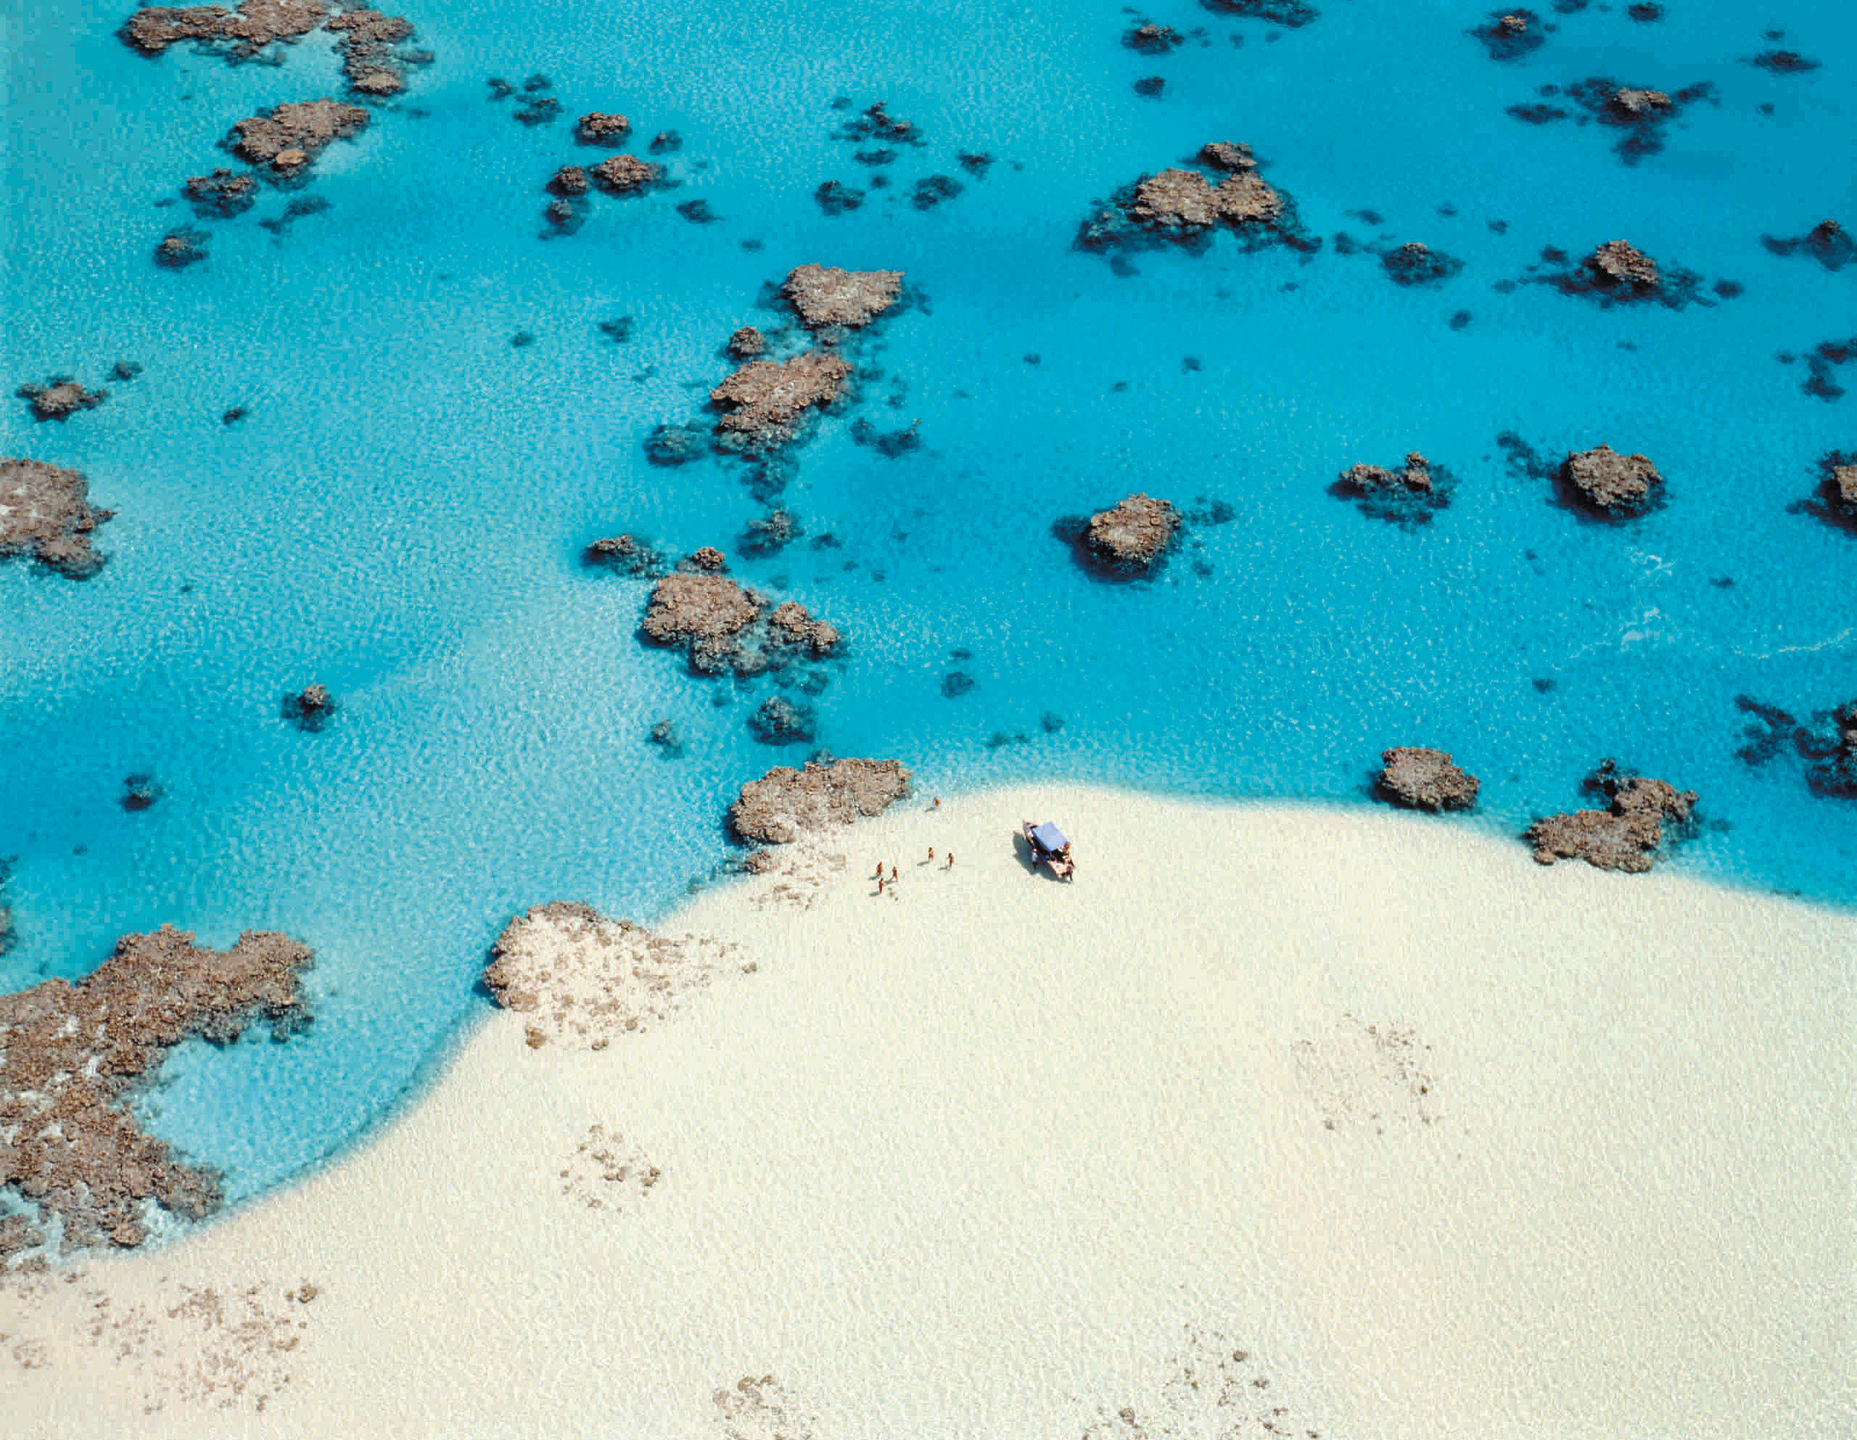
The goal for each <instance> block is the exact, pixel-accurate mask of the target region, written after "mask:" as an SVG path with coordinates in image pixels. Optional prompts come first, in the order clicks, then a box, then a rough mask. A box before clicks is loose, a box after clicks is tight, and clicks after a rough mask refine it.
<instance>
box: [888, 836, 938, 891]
mask: <svg viewBox="0 0 1857 1440" xmlns="http://www.w3.org/2000/svg"><path fill="white" fill-rule="evenodd" d="M921 863H922V864H924V865H933V864H934V863H935V847H934V846H933V845H931V846H929V853H928V859H926V860H924V861H922V862H921ZM941 868H942V869H943V870H952V869H953V868H954V852H953V851H952V850H950V851H949V852H948V858H947V861H946V863H944V864H943V865H942V867H941ZM900 878H901V877H900V876H899V875H898V874H897V869H896V867H895V866H894V865H892V866H890V867H889V869H888V873H886V872H885V869H884V863H883V861H881V860H879V861H878V862H877V893H878V894H879V895H881V894H883V893H884V890H885V888H886V887H888V886H891V885H894V884H895V883H896V882H897V880H898V879H900Z"/></svg>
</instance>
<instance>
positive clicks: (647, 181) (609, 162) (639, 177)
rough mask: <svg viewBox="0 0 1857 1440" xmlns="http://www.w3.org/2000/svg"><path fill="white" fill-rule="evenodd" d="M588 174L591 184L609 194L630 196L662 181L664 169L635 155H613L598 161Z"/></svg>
mask: <svg viewBox="0 0 1857 1440" xmlns="http://www.w3.org/2000/svg"><path fill="white" fill-rule="evenodd" d="M589 173H590V174H591V175H592V177H593V183H594V184H596V185H598V186H599V187H600V189H602V190H605V191H607V192H608V193H609V194H613V195H630V194H632V193H634V192H636V191H639V190H643V189H645V188H646V187H647V186H650V185H655V184H656V183H657V182H658V181H659V180H661V179H663V177H664V167H663V166H662V165H653V164H652V163H651V162H650V161H649V160H640V159H639V158H638V157H637V156H636V155H614V156H611V157H609V158H607V159H605V160H602V161H600V163H599V164H598V165H595V166H594V167H593V168H592V170H591V171H590V172H589Z"/></svg>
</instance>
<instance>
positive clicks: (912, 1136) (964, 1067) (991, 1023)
mask: <svg viewBox="0 0 1857 1440" xmlns="http://www.w3.org/2000/svg"><path fill="white" fill-rule="evenodd" d="M925 806H926V800H922V799H918V800H917V801H913V802H905V804H904V805H902V806H900V807H899V812H900V813H893V814H891V815H890V816H887V817H885V818H883V819H881V820H878V821H873V822H866V823H864V824H861V825H859V826H857V827H856V828H854V829H851V830H848V831H844V832H842V833H841V834H840V835H838V836H834V837H832V839H831V840H830V841H828V843H826V844H825V845H824V846H822V847H819V848H818V849H816V850H813V851H811V852H809V853H808V854H805V855H802V856H796V857H790V858H791V859H792V860H793V863H792V864H791V865H790V866H789V867H787V868H790V869H791V870H793V871H794V873H791V874H783V873H774V874H770V875H766V876H760V877H755V878H753V879H747V880H743V881H740V882H735V883H731V884H729V885H727V886H723V887H719V888H717V889H716V890H714V891H712V892H710V893H707V894H705V895H703V896H701V897H700V898H698V899H697V900H696V901H695V902H694V903H693V904H692V905H690V906H689V907H688V908H687V909H686V910H685V911H684V912H682V913H681V914H680V915H678V916H677V917H675V918H674V919H673V920H672V921H671V922H670V923H668V924H667V925H665V926H662V927H659V928H660V929H661V930H664V931H667V932H679V931H692V932H698V933H702V934H706V935H710V936H714V937H716V938H717V939H719V940H721V941H723V942H727V943H729V944H732V945H733V946H734V947H736V948H734V949H730V950H727V951H726V959H725V961H724V962H723V963H720V964H718V965H716V966H715V967H714V968H713V969H712V970H709V971H707V972H706V973H705V975H704V977H703V982H702V983H700V984H693V985H691V986H690V987H689V988H688V989H686V990H685V991H683V992H682V993H681V994H680V995H679V996H678V1003H677V1005H676V1006H675V1007H674V1008H673V1009H672V1010H670V1011H669V1012H667V1013H666V1014H664V1015H662V1016H661V1017H660V1016H654V1018H653V1019H652V1021H651V1023H650V1024H648V1025H646V1026H644V1027H643V1028H641V1029H640V1030H638V1031H636V1032H628V1033H624V1034H621V1035H618V1036H616V1037H614V1038H611V1039H610V1041H609V1043H607V1044H606V1046H605V1048H603V1049H598V1050H595V1049H592V1048H590V1045H589V1044H588V1043H586V1042H585V1040H584V1039H579V1038H577V1037H576V1034H575V1032H572V1031H566V1032H560V1033H551V1035H550V1036H549V1037H548V1038H547V1039H546V1042H545V1043H543V1044H542V1045H540V1046H539V1048H537V1047H533V1046H531V1045H530V1044H529V1043H527V1042H528V1039H529V1038H530V1037H529V1035H528V1027H526V1026H525V1023H524V1020H523V1018H522V1017H521V1016H519V1015H515V1014H511V1013H501V1012H499V1013H496V1014H493V1015H490V1016H488V1017H487V1018H486V1019H485V1020H484V1022H483V1023H482V1024H481V1025H480V1026H478V1027H477V1028H476V1029H475V1030H474V1031H472V1033H470V1034H469V1035H468V1036H466V1037H464V1038H463V1039H462V1040H461V1041H460V1042H459V1045H458V1047H457V1049H456V1052H455V1053H454V1054H453V1055H452V1056H451V1057H450V1059H449V1061H448V1063H447V1064H446V1065H445V1066H444V1067H443V1070H442V1073H441V1074H440V1075H439V1077H438V1078H437V1079H436V1080H435V1081H434V1082H433V1083H432V1084H431V1086H430V1087H429V1088H428V1089H427V1090H426V1091H425V1092H424V1093H423V1094H421V1095H420V1096H418V1097H417V1098H416V1099H415V1100H414V1101H412V1102H411V1103H410V1104H409V1105H408V1106H407V1108H406V1109H405V1111H404V1113H403V1114H402V1115H401V1116H400V1117H399V1118H398V1119H397V1120H396V1121H395V1122H394V1123H392V1124H391V1125H390V1126H388V1127H386V1128H385V1129H383V1130H382V1131H381V1132H380V1133H378V1134H377V1135H375V1136H374V1137H373V1138H372V1139H371V1140H370V1141H369V1142H368V1143H367V1144H365V1145H364V1146H363V1147H361V1148H360V1149H358V1150H357V1151H355V1152H354V1153H352V1154H350V1155H348V1156H346V1157H345V1158H343V1159H342V1160H340V1161H339V1162H338V1163H336V1164H334V1165H332V1166H331V1167H329V1168H328V1169H327V1170H325V1171H323V1172H322V1173H320V1174H318V1175H316V1176H314V1177H312V1178H311V1179H309V1180H308V1181H306V1182H304V1183H302V1184H300V1185H297V1186H295V1187H293V1188H291V1189H289V1190H287V1191H285V1192H283V1193H281V1194H278V1195H275V1196H273V1197H270V1198H268V1199H266V1200H264V1201H262V1202H260V1203H257V1204H254V1205H251V1206H249V1207H246V1208H244V1209H242V1210H240V1211H239V1212H237V1213H235V1214H232V1215H230V1216H227V1217H226V1218H224V1219H223V1220H220V1221H218V1222H215V1223H213V1224H211V1225H209V1226H206V1227H203V1228H201V1229H199V1230H198V1231H197V1232H196V1233H194V1234H192V1235H191V1236H189V1237H188V1238H186V1239H185V1240H183V1241H181V1242H179V1243H177V1244H173V1245H170V1246H167V1247H165V1248H162V1249H159V1250H154V1251H150V1252H148V1253H142V1254H135V1255H128V1256H110V1257H98V1258H95V1259H93V1260H92V1261H91V1262H90V1263H89V1264H88V1265H86V1266H84V1267H82V1269H81V1271H79V1272H73V1274H72V1275H71V1277H70V1278H66V1277H64V1276H60V1275H54V1276H52V1277H49V1278H44V1279H39V1280H31V1281H26V1282H23V1283H22V1282H18V1281H14V1282H10V1283H8V1284H7V1285H6V1286H5V1287H4V1288H0V1373H4V1374H5V1377H6V1380H5V1387H4V1397H5V1398H4V1407H5V1425H4V1427H3V1428H4V1429H5V1430H6V1432H7V1433H8V1434H9V1435H15V1434H16V1435H22V1436H78V1435H82V1436H85V1437H96V1436H110V1435H135V1436H163V1435H188V1436H218V1435H273V1434H275V1435H320V1434H353V1435H363V1434H366V1435H406V1436H447V1435H469V1436H476V1435H484V1436H502V1435H511V1436H515V1435H538V1434H546V1435H550V1436H580V1435H587V1436H596V1435H597V1436H601V1437H629V1436H638V1437H641V1440H643V1437H652V1440H661V1437H684V1436H689V1437H735V1436H742V1437H747V1436H757V1437H766V1440H772V1437H783V1440H798V1437H800V1436H804V1435H814V1436H817V1437H818V1440H832V1437H860V1440H861V1437H878V1436H882V1437H886V1440H894V1437H897V1436H912V1437H913V1436H950V1437H952V1436H974V1437H992V1436H999V1437H1006V1436H1014V1437H1040V1436H1045V1437H1053V1440H1065V1437H1074V1436H1078V1435H1085V1434H1087V1435H1089V1436H1090V1437H1092V1440H1109V1437H1112V1436H1114V1437H1127V1440H1133V1437H1134V1435H1135V1434H1136V1430H1135V1429H1134V1428H1132V1427H1133V1425H1139V1426H1140V1427H1141V1429H1142V1431H1143V1432H1145V1433H1146V1434H1147V1435H1148V1436H1151V1437H1159V1436H1166V1435H1178V1436H1182V1437H1185V1436H1193V1437H1196V1440H1197V1437H1200V1436H1204V1435H1212V1434H1216V1433H1220V1432H1219V1430H1218V1428H1217V1427H1218V1426H1219V1425H1230V1424H1232V1423H1234V1422H1242V1424H1241V1428H1240V1429H1239V1431H1238V1432H1237V1433H1244V1434H1248V1433H1258V1434H1263V1433H1267V1432H1266V1431H1265V1430H1264V1429H1263V1428H1262V1427H1263V1425H1264V1422H1265V1421H1269V1422H1270V1424H1271V1425H1273V1426H1275V1427H1276V1429H1277V1432H1278V1433H1282V1434H1289V1435H1297V1436H1302V1435H1305V1434H1306V1433H1307V1432H1309V1431H1314V1432H1317V1433H1318V1434H1319V1435H1321V1436H1328V1437H1381V1436H1384V1437H1395V1436H1413V1437H1421V1436H1422V1437H1427V1440H1436V1437H1448V1436H1464V1437H1479V1440H1482V1437H1500V1436H1542V1437H1547V1436H1554V1437H1564V1436H1579V1435H1593V1436H1635V1437H1648V1436H1661V1435H1669V1436H1679V1435H1680V1436H1685V1437H1696V1440H1700V1437H1708V1436H1722V1437H1729V1436H1733V1437H1737V1440H1746V1437H1758V1436H1768V1435H1771V1436H1781V1435H1785V1436H1789V1437H1815V1436H1826V1437H1829V1436H1834V1435H1848V1434H1850V1433H1853V1430H1854V1429H1857V1385H1854V1382H1853V1379H1852V1377H1853V1375H1857V1320H1854V1318H1853V1292H1854V1291H1857V1280H1854V1279H1853V1270H1854V1266H1853V1259H1854V1254H1853V1251H1854V1245H1853V1235H1854V1234H1857V1201H1854V1198H1853V1197H1854V1196H1857V1141H1854V1140H1853V1130H1852V1126H1851V1124H1850V1116H1851V1114H1852V1113H1853V1107H1854V1102H1857V1059H1854V1057H1853V1046H1852V1040H1851V1037H1852V1035H1853V1034H1854V1033H1857V1004H1854V1003H1853V979H1852V977H1853V971H1854V967H1857V916H1851V915H1848V914H1839V913H1834V912H1830V911H1825V910H1821V909H1816V908H1813V907H1809V906H1805V905H1802V904H1797V903H1793V902H1789V901H1785V900H1781V899H1776V898H1769V897H1760V896H1752V895H1747V894H1738V893H1733V892H1728V891H1724V890H1718V889H1714V888H1710V887H1705V886H1702V885H1700V884H1697V883H1696V882H1694V881H1691V880H1687V879H1685V878H1683V877H1682V876H1681V875H1680V874H1672V873H1668V872H1660V873H1657V874H1652V875H1648V876H1628V877H1622V876H1616V875H1603V874H1600V873H1598V872H1595V871H1592V870H1589V869H1587V868H1585V867H1583V866H1577V865H1559V866H1556V867H1554V868H1553V869H1551V870H1544V869H1541V868H1539V867H1537V866H1535V865H1534V864H1533V863H1532V862H1531V861H1530V860H1529V858H1528V855H1527V851H1526V848H1525V847H1524V846H1522V845H1521V844H1520V843H1503V842H1500V841H1495V840H1490V839H1488V838H1486V837H1481V836H1478V835H1475V834H1472V833H1470V832H1469V831H1468V830H1467V829H1466V828H1465V827H1464V826H1463V825H1462V824H1461V823H1454V822H1452V821H1450V820H1441V821H1439V820H1423V819H1415V818H1411V817H1406V816H1401V815H1394V814H1388V813H1379V812H1374V813H1362V812H1358V811H1352V810H1350V811H1339V810H1325V809H1316V808H1294V807H1282V806H1209V805H1208V806H1201V805H1191V804H1182V803H1178V802H1167V801H1159V800H1153V799H1148V798H1143V797H1139V796H1131V795H1127V794H1123V793H1119V792H1112V791H1102V790H1073V789H1067V788H1056V787H1050V788H1034V789H1026V790H1011V791H995V792H986V793H981V794H977V795H973V796H969V797H965V798H961V799H958V800H957V799H950V800H948V801H946V802H945V803H944V804H943V806H942V807H941V809H940V810H939V811H929V810H927V809H926V808H925ZM1021 818H1038V819H1043V818H1054V819H1057V820H1058V821H1059V822H1060V823H1061V824H1063V825H1064V826H1065V828H1066V829H1067V831H1068V832H1069V833H1070V834H1071V835H1072V836H1073V838H1074V839H1075V841H1076V845H1077V850H1078V854H1079V859H1080V867H1079V868H1080V878H1079V879H1078V881H1077V883H1076V884H1075V885H1073V886H1063V885H1059V884H1056V883H1053V882H1051V881H1048V880H1046V879H1044V878H1043V877H1038V876H1034V875H1031V874H1029V873H1028V872H1027V870H1026V868H1025V867H1024V865H1023V864H1022V862H1021V861H1020V859H1019V858H1018V855H1017V853H1016V851H1015V847H1014V845H1013V842H1012V835H1013V832H1014V831H1015V830H1016V826H1017V822H1018V821H1019V820H1020V819H1021ZM931 845H932V846H934V847H935V849H936V852H937V855H938V857H940V856H943V855H945V854H946V852H947V851H948V850H949V849H950V848H952V849H953V850H954V851H955V852H956V855H957V861H956V866H955V868H954V869H953V870H952V871H949V870H946V869H944V868H941V861H940V859H939V858H938V860H937V862H936V865H935V866H934V867H930V866H928V865H926V864H919V863H918V862H920V861H922V860H924V858H925V856H926V852H927V850H928V847H929V846H931ZM836 857H842V860H841V859H839V858H836ZM879 857H881V858H882V859H883V861H884V862H885V864H886V865H888V864H892V863H893V864H895V865H896V866H897V867H898V869H899V870H900V871H901V880H900V882H899V884H898V885H897V886H895V887H894V888H892V889H888V890H886V892H885V893H884V894H883V895H881V896H879V895H878V894H876V893H875V892H876V887H875V884H874V882H872V881H871V880H869V879H868V878H866V877H868V876H870V875H871V874H872V871H873V867H874V864H875V862H876V861H877V860H878V858H879ZM534 898H535V899H536V901H538V902H539V901H544V900H552V899H557V898H573V897H571V896H552V895H538V896H536V897H534ZM595 1127H598V1128H597V1130H596V1128H595ZM306 1284H307V1285H309V1286H312V1287H313V1289H312V1290H307V1291H306V1290H305V1289H304V1288H303V1287H304V1286H305V1285H306ZM305 1297H307V1298H305ZM1240 1354H1242V1357H1243V1358H1242V1359H1239V1358H1236V1357H1237V1356H1239V1355H1240ZM770 1375H771V1376H773V1377H774V1380H773V1381H772V1382H771V1383H770V1382H765V1381H763V1380H762V1379H761V1378H760V1377H766V1376H770ZM744 1377H755V1378H756V1383H753V1384H751V1385H749V1386H748V1387H747V1388H745V1389H743V1388H737V1382H738V1381H740V1380H742V1379H743V1378H744ZM1189 1377H1191V1378H1196V1379H1197V1380H1198V1381H1199V1383H1198V1384H1197V1385H1195V1384H1193V1383H1190V1379H1189ZM1259 1381H1263V1382H1266V1383H1263V1384H1259V1383H1258V1382H1259ZM719 1390H721V1391H726V1393H725V1394H723V1395H722V1396H721V1397H720V1398H718V1395H717V1392H718V1391H719ZM1125 1409H1126V1410H1128V1411H1129V1412H1130V1416H1131V1417H1132V1424H1131V1419H1125V1418H1123V1417H1122V1414H1121V1412H1122V1411H1124V1410H1125Z"/></svg>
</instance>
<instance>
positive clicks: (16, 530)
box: [0, 456, 113, 580]
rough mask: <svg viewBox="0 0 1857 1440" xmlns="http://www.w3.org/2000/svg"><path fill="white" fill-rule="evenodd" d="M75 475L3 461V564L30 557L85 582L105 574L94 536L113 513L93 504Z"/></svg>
mask: <svg viewBox="0 0 1857 1440" xmlns="http://www.w3.org/2000/svg"><path fill="white" fill-rule="evenodd" d="M89 492H90V482H89V481H88V480H86V479H85V478H84V475H83V474H82V472H80V471H77V470H64V469H60V468H59V467H58V466H56V465H47V464H46V463H45V462H44V461H43V460H22V459H19V458H18V457H16V456H9V457H7V458H5V459H0V559H4V558H6V557H9V556H14V555H30V556H32V558H33V559H35V560H37V561H38V562H39V563H40V564H41V565H47V566H50V567H51V568H52V569H54V570H57V571H59V572H61V573H62V574H65V575H68V576H70V577H71V578H72V579H73V580H85V579H88V578H89V577H90V576H92V575H95V574H96V573H97V571H99V570H101V569H102V568H103V556H101V555H99V554H97V553H96V551H94V550H92V549H91V548H90V536H91V532H92V531H94V530H95V529H96V528H97V526H99V525H101V524H102V523H103V522H104V521H105V520H108V519H109V518H110V516H111V514H112V513H113V512H111V511H109V510H99V509H98V508H96V507H95V506H94V505H92V504H91V503H90V501H89V498H88V497H89Z"/></svg>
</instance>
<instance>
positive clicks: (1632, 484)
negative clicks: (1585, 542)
mask: <svg viewBox="0 0 1857 1440" xmlns="http://www.w3.org/2000/svg"><path fill="white" fill-rule="evenodd" d="M1561 477H1562V478H1563V479H1564V480H1565V481H1566V482H1567V483H1568V484H1569V485H1570V486H1572V487H1573V489H1574V490H1575V491H1576V492H1577V493H1578V494H1579V495H1580V497H1581V498H1582V499H1583V500H1584V501H1585V502H1586V503H1587V504H1588V505H1591V506H1592V507H1594V508H1595V509H1598V510H1605V511H1609V512H1613V513H1618V514H1626V513H1630V512H1632V511H1636V510H1641V509H1643V508H1644V507H1645V506H1646V505H1647V504H1649V503H1650V500H1651V497H1652V494H1653V492H1654V491H1656V490H1658V489H1660V488H1661V487H1662V485H1663V483H1664V477H1663V476H1661V475H1659V474H1658V473H1657V467H1656V466H1655V465H1653V464H1651V462H1650V460H1649V459H1648V458H1647V457H1645V456H1643V455H1620V454H1619V453H1618V452H1617V451H1616V450H1614V449H1613V448H1612V447H1611V446H1610V445H1599V446H1596V447H1595V448H1593V449H1591V450H1583V451H1579V452H1577V453H1573V454H1569V455H1568V456H1567V459H1566V461H1565V463H1563V464H1562V466H1561Z"/></svg>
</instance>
